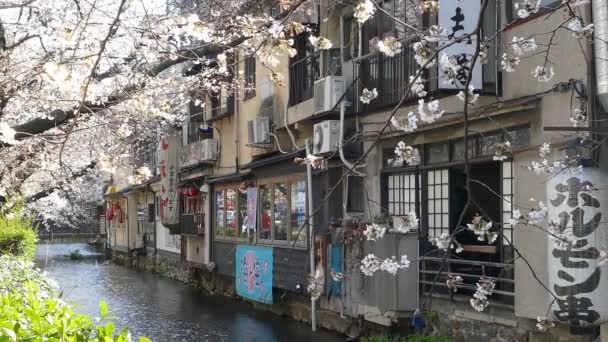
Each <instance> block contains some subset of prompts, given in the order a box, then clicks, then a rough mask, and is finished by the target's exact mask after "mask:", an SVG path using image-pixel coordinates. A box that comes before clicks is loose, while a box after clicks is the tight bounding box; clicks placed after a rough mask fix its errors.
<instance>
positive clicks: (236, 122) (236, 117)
mask: <svg viewBox="0 0 608 342" xmlns="http://www.w3.org/2000/svg"><path fill="white" fill-rule="evenodd" d="M233 101H234V143H235V144H236V153H235V160H234V162H235V166H236V171H235V173H239V154H240V153H239V149H240V144H239V143H240V141H241V139H240V135H239V133H240V130H239V122H240V121H239V116H240V115H239V114H240V113H239V110H240V108H239V100H238V96H234V98H233ZM218 159H219V158H218Z"/></svg>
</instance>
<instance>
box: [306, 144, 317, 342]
mask: <svg viewBox="0 0 608 342" xmlns="http://www.w3.org/2000/svg"><path fill="white" fill-rule="evenodd" d="M310 154H311V147H310V138H309V139H306V155H307V156H309V155H310ZM306 185H307V189H306V192H307V194H308V236H309V240H310V241H309V244H310V277H311V279H314V276H315V234H314V229H313V224H314V219H313V215H312V213H313V212H314V208H313V203H312V165H311V164H310V163H306ZM316 307H317V301H316V300H314V299H312V296H311V298H310V322H311V325H312V331H317V312H316V311H317V308H316Z"/></svg>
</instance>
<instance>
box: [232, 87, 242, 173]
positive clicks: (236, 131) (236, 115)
mask: <svg viewBox="0 0 608 342" xmlns="http://www.w3.org/2000/svg"><path fill="white" fill-rule="evenodd" d="M233 97H234V99H233V101H234V143H235V144H236V153H235V160H234V162H235V166H236V170H235V173H239V154H240V153H239V149H240V148H241V146H240V144H239V143H240V140H241V139H240V135H239V133H240V130H239V109H240V108H239V101H238V96H233Z"/></svg>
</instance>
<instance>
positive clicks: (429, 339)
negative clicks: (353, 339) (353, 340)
mask: <svg viewBox="0 0 608 342" xmlns="http://www.w3.org/2000/svg"><path fill="white" fill-rule="evenodd" d="M451 341H452V340H450V339H449V338H447V337H444V336H425V335H410V336H386V335H379V336H370V337H365V338H363V339H362V340H361V342H451Z"/></svg>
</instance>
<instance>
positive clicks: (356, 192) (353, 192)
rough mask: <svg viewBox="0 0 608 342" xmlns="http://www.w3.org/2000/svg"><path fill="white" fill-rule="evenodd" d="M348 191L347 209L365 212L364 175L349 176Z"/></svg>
mask: <svg viewBox="0 0 608 342" xmlns="http://www.w3.org/2000/svg"><path fill="white" fill-rule="evenodd" d="M347 182H348V185H347V186H348V190H347V191H348V192H347V196H348V197H347V202H346V210H347V211H350V212H363V211H364V209H365V208H364V195H365V189H364V188H363V177H358V176H348V178H347Z"/></svg>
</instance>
